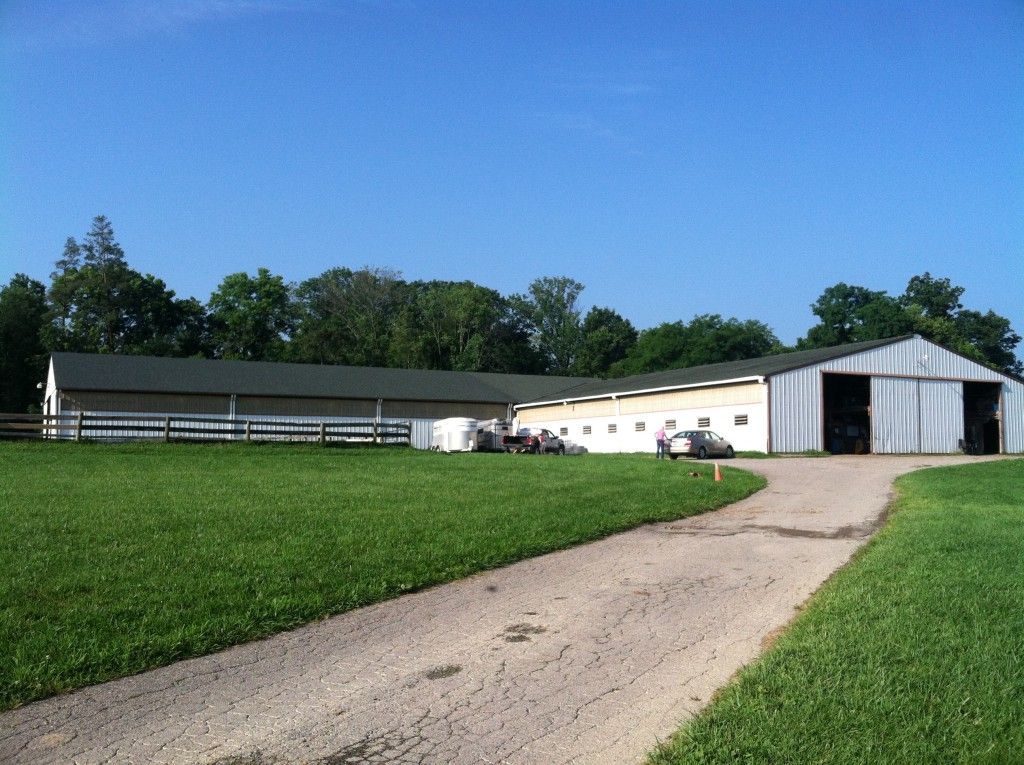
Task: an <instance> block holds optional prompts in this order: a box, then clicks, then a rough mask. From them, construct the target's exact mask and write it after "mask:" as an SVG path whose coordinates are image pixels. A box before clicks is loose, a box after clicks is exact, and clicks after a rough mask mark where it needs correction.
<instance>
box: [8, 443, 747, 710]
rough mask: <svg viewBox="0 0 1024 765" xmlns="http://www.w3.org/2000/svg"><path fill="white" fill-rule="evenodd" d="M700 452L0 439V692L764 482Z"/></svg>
mask: <svg viewBox="0 0 1024 765" xmlns="http://www.w3.org/2000/svg"><path fill="white" fill-rule="evenodd" d="M692 470H697V471H700V472H701V473H702V474H703V477H702V478H699V479H698V478H692V477H690V476H688V475H687V473H688V472H689V471H692ZM711 472H712V466H711V465H710V464H707V463H705V464H696V465H695V464H693V463H691V462H671V461H669V460H662V461H657V460H654V459H653V457H644V456H632V455H623V456H619V455H585V456H582V457H556V456H548V457H536V456H529V455H522V456H520V455H505V454H466V455H444V454H435V453H431V452H418V451H413V450H409V449H337V448H331V449H323V448H319V447H315V446H305V445H303V446H287V445H262V446H256V445H246V444H237V445H194V444H188V445H186V444H181V445H175V444H124V445H89V444H71V443H59V444H54V443H47V444H40V443H34V444H33V443H27V444H26V443H21V444H19V443H0V515H2V518H3V523H2V524H0V708H10V707H12V706H16V705H19V704H22V703H25V702H27V701H30V700H33V699H38V698H41V697H43V696H47V695H50V694H53V693H58V692H61V691H65V690H69V689H73V688H76V687H81V686H83V685H87V684H91V683H96V682H100V681H103V680H107V679H111V678H114V677H119V676H123V675H128V674H132V673H135V672H139V671H141V670H144V669H147V668H150V667H154V666H158V665H163V664H167V663H170V662H172V661H175V660H177V659H182V658H186V657H190V656H197V655H201V654H205V653H209V652H211V651H214V650H217V649H219V648H223V647H225V646H229V645H232V644H235V643H239V642H242V641H246V640H250V639H253V638H256V637H260V636H264V635H268V634H271V633H274V632H278V631H280V630H284V629H287V628H290V627H294V626H297V625H299V624H303V623H305V622H308V621H311V620H314V619H317V618H320V617H323V616H325V615H328V614H336V613H340V612H342V611H346V610H349V609H352V608H355V607H358V606H362V605H366V604H369V603H373V602H376V601H380V600H384V599H386V598H391V597H395V596H396V595H400V594H402V593H405V592H409V591H412V590H416V589H419V588H423V587H426V586H428V585H432V584H437V583H440V582H446V581H450V580H453V579H458V578H460V577H464V576H467V575H469V574H471V573H473V572H476V571H480V570H483V569H487V568H493V567H496V566H501V565H503V564H507V563H510V562H513V561H516V560H520V559H523V558H527V557H530V556H533V555H537V554H539V553H544V552H548V551H551V550H557V549H560V548H565V547H569V546H572V545H576V544H580V543H582V542H586V541H590V540H594V539H597V538H600V537H602V536H606V535H608V534H611V533H613V532H616V531H621V530H624V529H628V528H630V527H633V526H637V525H640V524H643V523H646V522H650V521H659V520H670V519H674V518H680V517H684V516H688V515H693V514H695V513H700V512H703V511H705V510H709V509H712V508H716V507H720V506H722V505H725V504H728V503H730V502H734V501H736V500H737V499H740V498H742V497H744V496H747V495H749V494H751V493H752V492H754V491H756V490H757V489H759V488H761V487H762V486H763V485H764V480H763V479H761V478H759V477H755V476H753V475H751V474H749V473H745V472H743V471H739V470H733V469H729V468H724V472H725V477H726V480H725V481H724V482H722V483H715V482H714V481H713V480H712V477H711Z"/></svg>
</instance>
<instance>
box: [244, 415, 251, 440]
mask: <svg viewBox="0 0 1024 765" xmlns="http://www.w3.org/2000/svg"><path fill="white" fill-rule="evenodd" d="M245 440H246V441H252V420H246V421H245Z"/></svg>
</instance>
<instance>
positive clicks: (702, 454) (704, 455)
mask: <svg viewBox="0 0 1024 765" xmlns="http://www.w3.org/2000/svg"><path fill="white" fill-rule="evenodd" d="M697 457H698V458H699V459H702V460H706V459H707V458H708V450H707V449H705V448H704V447H703V446H702V447H700V449H698V450H697Z"/></svg>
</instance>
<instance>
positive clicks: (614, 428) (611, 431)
mask: <svg viewBox="0 0 1024 765" xmlns="http://www.w3.org/2000/svg"><path fill="white" fill-rule="evenodd" d="M618 429H619V428H618V426H617V425H609V426H608V432H609V433H614V432H616V431H617V430H618Z"/></svg>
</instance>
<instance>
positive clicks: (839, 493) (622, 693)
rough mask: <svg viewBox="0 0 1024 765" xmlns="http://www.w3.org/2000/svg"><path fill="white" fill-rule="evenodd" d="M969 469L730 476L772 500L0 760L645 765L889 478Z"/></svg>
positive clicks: (200, 686) (220, 673)
mask: <svg viewBox="0 0 1024 765" xmlns="http://www.w3.org/2000/svg"><path fill="white" fill-rule="evenodd" d="M978 460H979V458H977V457H970V458H965V457H932V456H925V457H881V456H870V457H832V458H828V459H772V460H750V461H745V460H739V459H738V460H734V461H732V462H730V463H729V464H730V465H734V466H736V467H743V468H746V469H749V470H752V471H754V472H758V473H762V474H764V475H765V476H767V477H768V479H769V485H768V487H767V488H766V489H765V490H763V491H761V492H760V493H758V494H755V495H754V496H752V497H750V498H748V499H746V500H744V501H742V502H739V503H737V504H735V505H732V506H730V507H727V508H724V509H722V510H719V511H717V512H714V513H707V514H705V515H701V516H697V517H695V518H690V519H687V520H682V521H676V522H672V523H663V524H656V525H650V526H645V527H642V528H639V529H635V530H633V531H630V532H626V533H623V534H618V535H616V536H613V537H610V538H608V539H605V540H603V541H600V542H596V543H593V544H589V545H585V546H582V547H578V548H575V549H572V550H566V551H563V552H559V553H553V554H550V555H545V556H543V557H540V558H535V559H533V560H529V561H525V562H523V563H518V564H516V565H513V566H509V567H507V568H504V569H501V570H498V571H492V572H489V573H485V574H481V575H478V576H474V577H471V578H469V579H466V580H463V581H460V582H455V583H453V584H450V585H444V586H440V587H436V588H434V589H431V590H428V591H425V592H421V593H416V594H413V595H409V596H406V597H402V598H399V599H397V600H393V601H390V602H387V603H382V604H379V605H376V606H371V607H369V608H364V609H361V610H358V611H354V612H351V613H348V614H344V615H342V616H338V617H334V618H331V619H327V620H324V621H322V622H318V623H315V624H312V625H309V626H306V627H303V628H301V629H298V630H295V631H293V632H289V633H285V634H282V635H278V636H275V637H272V638H269V639H266V640H261V641H258V642H254V643H250V644H247V645H243V646H238V647H236V648H232V649H230V650H227V651H223V652H221V653H219V654H215V655H213V656H207V657H203V658H200V659H193V660H189V661H184V662H180V663H178V664H175V665H173V666H170V667H165V668H162V669H157V670H153V671H151V672H147V673H144V674H141V675H137V676H135V677H130V678H125V679H123V680H117V681H114V682H111V683H106V684H104V685H100V686H95V687H92V688H87V689H84V690H82V691H79V692H76V693H72V694H68V695H65V696H59V697H55V698H52V699H47V700H44V701H41V702H37V703H35V704H30V705H28V706H26V707H23V708H21V709H16V710H14V711H11V712H7V713H5V714H3V715H0V761H3V762H10V763H43V762H53V763H67V762H76V763H79V762H80V763H101V762H103V763H105V762H131V763H221V764H222V765H225V764H227V763H237V764H239V765H241V764H242V763H246V764H251V765H256V764H257V763H279V762H302V763H372V762H408V763H421V762H422V763H480V762H483V763H492V762H509V763H544V764H545V765H547V764H549V763H570V762H572V763H625V762H640V761H642V759H643V757H644V755H645V754H646V753H647V752H648V751H649V750H650V749H651V748H652V747H653V746H654V745H655V744H656V743H657V741H658V740H659V739H663V738H664V737H666V736H668V735H669V734H670V733H671V732H672V731H673V730H675V728H676V727H677V725H678V724H679V722H680V721H681V720H683V719H685V718H687V717H688V716H690V715H692V714H693V713H694V712H696V711H697V710H699V709H700V708H701V707H703V706H704V705H705V704H706V703H707V701H708V699H709V698H710V696H711V694H712V693H713V692H714V690H715V689H716V688H719V687H720V686H721V685H723V684H724V683H725V682H727V681H728V679H729V678H730V676H731V675H732V674H733V673H734V672H735V671H736V670H737V669H738V668H739V667H741V666H742V665H743V664H745V663H746V662H749V661H750V660H751V659H752V658H754V657H755V656H756V655H757V654H758V653H759V651H760V650H761V647H762V643H763V642H764V641H765V640H766V638H768V637H769V636H770V635H771V634H772V633H773V632H774V631H776V630H778V629H779V628H780V627H782V626H783V625H785V624H786V623H787V622H788V621H789V620H790V619H791V618H792V617H793V615H794V613H795V610H796V609H797V607H798V606H799V605H800V604H801V603H803V602H804V601H805V600H806V599H807V597H808V596H809V595H810V594H811V593H813V592H814V591H815V590H816V589H817V588H818V587H819V586H820V584H821V583H822V582H824V581H825V579H826V578H827V577H828V576H829V575H830V574H832V572H834V571H835V570H836V569H837V568H839V567H840V566H842V565H843V564H844V563H845V562H846V561H847V560H849V558H850V556H851V554H852V553H853V552H854V550H856V549H857V548H858V547H859V546H860V545H862V544H863V543H864V542H865V540H867V539H868V537H869V536H870V535H871V534H872V533H873V532H874V531H875V530H876V529H877V528H878V526H879V525H880V523H881V522H882V521H883V519H884V512H885V507H886V504H887V502H888V501H889V498H890V491H891V484H892V481H893V479H894V478H895V477H896V476H898V475H899V474H901V473H905V472H908V471H911V470H914V469H917V468H920V467H925V466H938V465H951V464H956V463H963V462H976V461H978ZM665 469H666V470H677V471H678V472H679V475H680V481H684V480H696V479H691V478H688V477H687V476H686V475H685V473H686V470H687V462H685V461H678V462H670V461H668V460H666V461H665Z"/></svg>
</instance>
